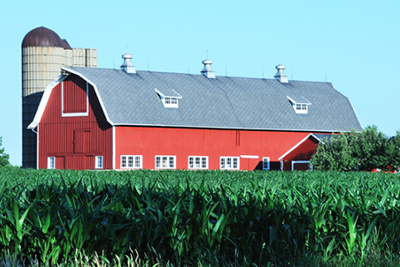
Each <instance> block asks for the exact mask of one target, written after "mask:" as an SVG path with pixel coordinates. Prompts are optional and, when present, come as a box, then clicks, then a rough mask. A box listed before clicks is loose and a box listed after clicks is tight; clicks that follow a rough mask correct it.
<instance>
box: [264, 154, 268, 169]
mask: <svg viewBox="0 0 400 267" xmlns="http://www.w3.org/2000/svg"><path fill="white" fill-rule="evenodd" d="M263 170H269V157H264V158H263Z"/></svg>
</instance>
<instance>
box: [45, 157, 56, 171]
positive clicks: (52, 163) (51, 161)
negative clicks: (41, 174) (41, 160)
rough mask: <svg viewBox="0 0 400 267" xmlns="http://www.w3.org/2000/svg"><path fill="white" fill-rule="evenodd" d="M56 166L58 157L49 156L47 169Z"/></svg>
mask: <svg viewBox="0 0 400 267" xmlns="http://www.w3.org/2000/svg"><path fill="white" fill-rule="evenodd" d="M55 168H56V158H55V157H48V158H47V169H55Z"/></svg>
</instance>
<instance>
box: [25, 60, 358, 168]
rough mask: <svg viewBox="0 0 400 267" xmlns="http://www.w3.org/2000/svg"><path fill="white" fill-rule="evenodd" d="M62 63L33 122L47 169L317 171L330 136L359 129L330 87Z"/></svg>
mask: <svg viewBox="0 0 400 267" xmlns="http://www.w3.org/2000/svg"><path fill="white" fill-rule="evenodd" d="M123 58H124V63H123V65H122V66H121V69H100V68H81V67H62V73H61V75H60V76H59V77H58V79H56V80H55V81H54V82H53V83H52V84H50V85H49V86H47V88H46V90H45V92H44V94H43V97H42V100H41V102H40V105H39V108H38V111H37V113H36V115H35V118H34V120H33V122H32V123H31V124H30V125H29V127H28V128H29V129H32V130H33V131H35V132H36V133H37V142H38V146H37V147H38V151H37V157H38V166H37V167H38V168H56V169H117V170H125V169H138V168H143V169H223V170H255V169H264V170H293V169H308V168H309V166H308V162H309V159H310V157H311V156H312V154H313V153H314V152H315V148H316V145H317V144H318V142H319V141H320V139H321V137H322V136H323V135H325V136H326V135H327V134H331V133H333V132H341V131H348V130H351V129H354V130H357V131H360V130H361V129H362V127H361V124H360V122H359V120H358V118H357V115H356V113H355V111H354V109H353V106H352V104H351V102H350V100H349V99H348V98H347V97H345V96H344V95H342V94H341V93H339V92H338V91H337V90H335V89H334V88H333V86H332V84H331V83H327V82H306V81H291V80H290V81H289V80H288V79H287V77H286V75H285V73H284V67H283V66H282V65H278V66H277V69H278V72H277V74H276V75H275V79H256V78H240V77H227V76H224V77H223V76H221V77H219V76H217V77H216V76H215V74H214V72H213V70H212V69H211V67H210V65H211V63H212V62H211V61H210V60H209V59H208V58H207V59H206V60H204V61H203V64H204V68H203V70H202V71H201V74H199V75H193V74H180V73H165V72H152V71H136V70H135V68H134V67H133V65H132V63H131V62H130V58H131V56H130V55H129V54H125V55H124V56H123Z"/></svg>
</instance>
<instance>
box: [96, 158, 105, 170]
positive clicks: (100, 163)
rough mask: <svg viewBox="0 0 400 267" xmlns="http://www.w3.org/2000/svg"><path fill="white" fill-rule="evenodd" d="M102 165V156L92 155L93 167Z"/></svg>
mask: <svg viewBox="0 0 400 267" xmlns="http://www.w3.org/2000/svg"><path fill="white" fill-rule="evenodd" d="M103 167H104V158H103V156H95V157H94V168H95V169H103Z"/></svg>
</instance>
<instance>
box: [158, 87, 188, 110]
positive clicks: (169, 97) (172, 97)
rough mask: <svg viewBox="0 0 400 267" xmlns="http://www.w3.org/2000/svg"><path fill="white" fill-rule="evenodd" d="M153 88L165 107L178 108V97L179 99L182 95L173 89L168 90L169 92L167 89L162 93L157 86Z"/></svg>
mask: <svg viewBox="0 0 400 267" xmlns="http://www.w3.org/2000/svg"><path fill="white" fill-rule="evenodd" d="M154 90H155V91H156V93H157V95H158V98H159V99H160V100H161V103H162V104H163V105H164V107H165V108H179V99H181V98H182V96H181V95H180V94H178V93H177V92H176V91H175V90H169V91H170V92H169V91H168V90H167V91H166V92H165V93H162V92H161V91H159V90H158V89H157V88H154ZM167 93H168V94H167Z"/></svg>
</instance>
